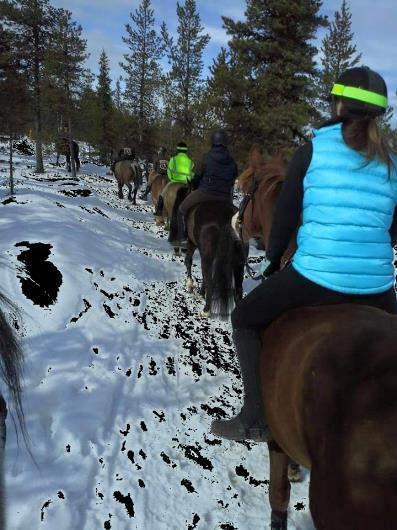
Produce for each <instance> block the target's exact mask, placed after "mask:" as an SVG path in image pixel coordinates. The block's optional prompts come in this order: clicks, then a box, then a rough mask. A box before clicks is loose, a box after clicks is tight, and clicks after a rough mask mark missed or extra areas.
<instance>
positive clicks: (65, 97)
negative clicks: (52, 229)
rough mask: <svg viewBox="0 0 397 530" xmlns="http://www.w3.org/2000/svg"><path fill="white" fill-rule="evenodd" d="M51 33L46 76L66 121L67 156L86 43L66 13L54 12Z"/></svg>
mask: <svg viewBox="0 0 397 530" xmlns="http://www.w3.org/2000/svg"><path fill="white" fill-rule="evenodd" d="M52 18H53V32H52V35H51V40H50V46H49V48H48V50H47V53H46V57H45V66H46V72H47V74H48V76H49V77H50V78H51V80H52V82H53V85H54V86H55V87H56V89H57V90H58V92H59V94H60V98H59V102H58V105H59V110H60V112H61V113H62V114H64V115H65V117H66V123H67V130H68V136H69V145H70V152H71V153H72V152H73V146H72V138H73V131H72V114H73V110H74V108H75V106H76V100H77V98H78V96H79V94H80V93H81V91H82V89H83V86H84V79H85V75H86V69H85V67H84V62H85V60H86V59H87V57H88V54H87V53H86V48H87V42H86V41H85V40H84V39H83V38H82V37H81V34H82V28H81V26H79V25H78V24H77V23H76V22H74V21H73V20H72V13H71V12H70V11H68V10H66V9H62V8H60V9H54V10H53V13H52ZM71 166H72V174H73V176H75V175H76V167H75V163H74V158H73V156H71Z"/></svg>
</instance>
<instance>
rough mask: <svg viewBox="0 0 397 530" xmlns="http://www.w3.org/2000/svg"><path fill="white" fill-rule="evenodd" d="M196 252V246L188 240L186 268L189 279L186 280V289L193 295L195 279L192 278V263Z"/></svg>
mask: <svg viewBox="0 0 397 530" xmlns="http://www.w3.org/2000/svg"><path fill="white" fill-rule="evenodd" d="M195 250H196V247H195V245H193V243H192V242H191V241H190V239H189V240H188V245H187V250H186V255H185V266H186V273H187V279H186V289H187V290H188V291H189V293H191V292H192V291H193V284H194V282H193V278H192V263H193V254H194V251H195Z"/></svg>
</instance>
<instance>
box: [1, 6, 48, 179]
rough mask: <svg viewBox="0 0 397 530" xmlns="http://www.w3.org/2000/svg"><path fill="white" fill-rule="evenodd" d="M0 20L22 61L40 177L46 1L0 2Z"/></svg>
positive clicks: (46, 38)
mask: <svg viewBox="0 0 397 530" xmlns="http://www.w3.org/2000/svg"><path fill="white" fill-rule="evenodd" d="M2 4H3V9H4V11H5V13H4V19H5V20H7V21H8V23H10V24H11V25H12V27H13V31H14V33H15V35H16V36H17V37H18V41H17V42H18V53H19V56H20V57H21V59H22V60H23V62H24V64H25V67H26V72H27V75H28V78H29V84H30V85H31V86H32V91H33V95H34V113H35V129H36V134H35V139H36V172H37V173H43V172H44V165H43V151H42V136H43V122H42V110H43V102H42V85H43V62H44V56H45V53H46V50H47V47H48V42H49V37H50V33H51V26H52V16H51V9H50V5H49V2H48V0H18V1H13V0H10V1H3V2H2Z"/></svg>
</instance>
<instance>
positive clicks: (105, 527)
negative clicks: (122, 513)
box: [103, 514, 112, 530]
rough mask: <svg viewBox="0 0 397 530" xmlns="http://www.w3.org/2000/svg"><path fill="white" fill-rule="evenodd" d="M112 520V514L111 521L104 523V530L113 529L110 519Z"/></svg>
mask: <svg viewBox="0 0 397 530" xmlns="http://www.w3.org/2000/svg"><path fill="white" fill-rule="evenodd" d="M111 518H112V514H109V520H108V521H105V522H104V523H103V528H104V529H105V530H111V528H112V525H111V524H110V519H111Z"/></svg>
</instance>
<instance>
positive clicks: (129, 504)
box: [113, 491, 135, 518]
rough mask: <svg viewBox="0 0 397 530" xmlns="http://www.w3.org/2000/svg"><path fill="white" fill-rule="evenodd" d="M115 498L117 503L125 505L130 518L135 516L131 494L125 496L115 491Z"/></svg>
mask: <svg viewBox="0 0 397 530" xmlns="http://www.w3.org/2000/svg"><path fill="white" fill-rule="evenodd" d="M113 497H114V498H115V500H116V501H118V502H120V503H121V504H124V505H125V509H126V510H127V513H128V515H129V516H130V518H132V517H134V516H135V511H134V503H133V501H132V499H131V497H130V494H129V493H128V495H123V494H122V493H121V492H120V491H115V492H114V493H113Z"/></svg>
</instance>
